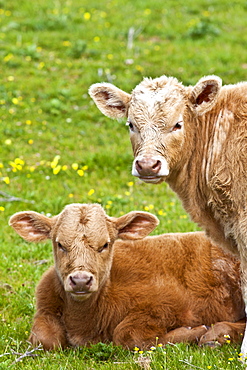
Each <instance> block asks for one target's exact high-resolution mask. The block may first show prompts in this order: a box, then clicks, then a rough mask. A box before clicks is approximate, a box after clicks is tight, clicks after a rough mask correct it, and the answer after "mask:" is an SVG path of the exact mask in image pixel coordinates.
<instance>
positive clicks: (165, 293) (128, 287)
mask: <svg viewBox="0 0 247 370" xmlns="http://www.w3.org/2000/svg"><path fill="white" fill-rule="evenodd" d="M157 224H158V220H157V218H156V217H155V216H153V215H151V214H149V213H146V212H137V211H136V212H130V213H128V214H126V215H124V216H121V217H119V218H113V217H109V216H107V215H106V214H105V212H104V210H103V209H102V207H101V206H100V205H98V204H71V205H68V206H66V207H65V209H64V210H63V211H62V212H61V213H60V214H59V215H57V216H54V217H52V218H48V217H46V216H44V215H41V214H39V213H36V212H32V211H27V212H20V213H17V214H15V215H13V216H12V217H11V219H10V225H11V226H12V227H13V228H14V229H15V230H16V231H17V233H18V234H20V236H22V237H23V238H24V239H25V240H27V241H35V242H38V241H41V240H45V239H47V238H50V239H51V240H52V242H53V251H54V260H55V266H53V267H51V268H50V269H49V270H48V271H47V272H46V273H45V274H44V275H43V277H42V279H41V281H40V283H39V285H38V287H37V293H36V298H37V312H36V314H35V317H34V323H33V327H32V331H31V335H30V338H29V340H30V341H31V343H33V344H34V345H36V344H37V343H42V344H43V347H44V348H45V349H47V350H51V349H54V348H57V347H59V346H61V347H63V348H64V347H66V346H69V345H70V346H81V345H87V344H90V343H96V342H99V341H101V342H109V341H113V343H115V344H116V345H122V346H124V347H127V348H129V349H132V348H133V347H134V346H138V347H140V348H149V347H150V346H152V345H155V343H156V337H158V338H159V339H158V340H159V343H163V344H166V343H168V342H181V341H187V342H193V341H200V344H202V343H209V344H211V342H215V341H219V342H220V343H224V342H225V341H226V339H228V338H226V337H224V335H230V336H231V338H232V339H233V340H237V339H239V337H240V335H241V333H243V331H244V328H245V324H244V323H236V324H233V323H231V322H235V321H238V320H240V319H241V318H242V317H244V304H243V301H242V296H241V290H240V277H239V263H238V262H237V261H236V260H235V259H234V257H232V256H230V255H228V254H226V253H224V252H223V251H222V250H221V249H219V248H218V247H216V246H215V245H213V244H211V243H210V241H209V240H208V239H206V238H205V236H204V234H203V233H202V232H195V233H184V234H163V235H158V236H150V237H146V238H144V237H145V236H147V235H148V234H149V233H150V232H151V231H152V230H153V229H154V228H155V226H156V225H157ZM142 238H144V239H142ZM117 239H122V240H117ZM136 239H142V240H136ZM233 297H234V299H233ZM219 321H224V322H223V323H219ZM215 323H217V324H215ZM212 324H215V326H214V327H212V328H210V329H209V330H208V329H207V327H206V326H211V325H212ZM205 325H206V326H205ZM191 327H192V329H191ZM200 338H201V339H200Z"/></svg>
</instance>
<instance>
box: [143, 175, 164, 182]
mask: <svg viewBox="0 0 247 370" xmlns="http://www.w3.org/2000/svg"><path fill="white" fill-rule="evenodd" d="M138 177H139V179H140V180H142V181H144V182H146V183H148V184H160V183H161V182H163V181H164V177H162V176H138Z"/></svg>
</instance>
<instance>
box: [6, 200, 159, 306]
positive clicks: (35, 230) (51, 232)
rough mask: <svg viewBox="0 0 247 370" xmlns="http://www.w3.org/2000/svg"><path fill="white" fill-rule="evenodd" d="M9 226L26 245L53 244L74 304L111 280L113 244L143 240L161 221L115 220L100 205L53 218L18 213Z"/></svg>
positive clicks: (140, 216)
mask: <svg viewBox="0 0 247 370" xmlns="http://www.w3.org/2000/svg"><path fill="white" fill-rule="evenodd" d="M9 224H10V225H11V226H12V227H13V228H14V229H15V231H16V232H17V233H18V234H19V235H20V236H21V237H22V238H23V239H25V240H27V241H31V242H39V241H42V240H45V239H51V240H52V242H53V253H54V260H55V268H56V271H57V274H58V276H59V278H60V281H61V283H62V284H63V287H64V290H65V291H66V292H68V293H69V294H71V296H72V297H73V298H74V299H75V300H84V299H87V298H88V297H89V296H90V295H91V294H92V293H94V292H96V291H98V290H99V289H100V288H101V287H102V286H103V285H104V283H105V282H106V280H107V278H108V277H109V274H110V269H111V265H112V258H113V244H114V241H115V240H116V239H117V238H120V239H130V240H134V239H141V238H143V237H145V236H147V235H148V234H149V233H150V232H151V231H152V230H153V229H154V228H155V227H156V226H157V225H158V219H157V218H156V217H155V216H154V215H152V214H150V213H147V212H138V211H134V212H130V213H127V214H126V215H124V216H121V217H119V218H113V217H109V216H107V215H106V214H105V212H104V210H103V208H102V207H101V206H100V205H99V204H70V205H68V206H66V207H65V208H64V210H63V211H62V212H61V213H60V214H59V215H57V216H54V217H51V218H49V217H46V216H44V215H42V214H39V213H37V212H33V211H26V212H19V213H16V214H14V215H13V216H12V217H11V218H10V220H9ZM123 263H124V261H123Z"/></svg>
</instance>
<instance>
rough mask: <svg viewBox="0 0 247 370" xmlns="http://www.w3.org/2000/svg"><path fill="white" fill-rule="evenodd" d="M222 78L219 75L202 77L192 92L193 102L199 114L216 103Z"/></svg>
mask: <svg viewBox="0 0 247 370" xmlns="http://www.w3.org/2000/svg"><path fill="white" fill-rule="evenodd" d="M221 86H222V80H221V79H220V78H219V77H217V76H207V77H203V78H201V79H200V80H199V81H198V82H197V84H196V85H195V86H194V88H193V89H192V92H191V97H190V99H191V102H192V104H193V107H194V110H195V111H196V113H197V114H204V113H206V112H208V111H209V110H210V109H212V108H213V106H214V105H215V103H216V101H217V98H218V95H219V92H220V89H221Z"/></svg>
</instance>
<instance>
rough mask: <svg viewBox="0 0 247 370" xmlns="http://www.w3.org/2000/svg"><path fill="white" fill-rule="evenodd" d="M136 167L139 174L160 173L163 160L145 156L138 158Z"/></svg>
mask: <svg viewBox="0 0 247 370" xmlns="http://www.w3.org/2000/svg"><path fill="white" fill-rule="evenodd" d="M135 167H136V170H137V172H138V173H139V175H141V176H153V175H157V174H158V173H159V171H160V169H161V161H160V160H159V159H153V158H148V157H144V158H142V159H138V160H136V162H135Z"/></svg>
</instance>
